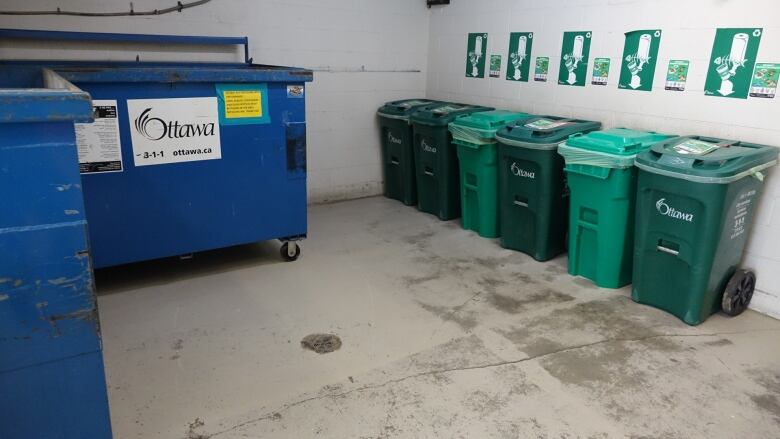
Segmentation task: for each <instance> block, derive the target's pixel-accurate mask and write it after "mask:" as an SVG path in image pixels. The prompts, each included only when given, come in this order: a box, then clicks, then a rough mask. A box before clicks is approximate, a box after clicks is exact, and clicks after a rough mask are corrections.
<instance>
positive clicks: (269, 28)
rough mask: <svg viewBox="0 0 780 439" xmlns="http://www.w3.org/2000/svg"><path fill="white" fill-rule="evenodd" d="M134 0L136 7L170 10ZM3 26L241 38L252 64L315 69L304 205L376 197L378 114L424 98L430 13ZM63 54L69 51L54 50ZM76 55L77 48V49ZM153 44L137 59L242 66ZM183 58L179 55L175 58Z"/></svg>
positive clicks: (102, 55) (57, 20)
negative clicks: (390, 105)
mask: <svg viewBox="0 0 780 439" xmlns="http://www.w3.org/2000/svg"><path fill="white" fill-rule="evenodd" d="M175 4H176V2H175V1H174V0H134V1H133V6H134V9H135V10H149V9H156V8H163V7H168V6H171V5H175ZM129 5H130V2H128V1H123V2H120V1H110V2H109V1H98V0H3V1H1V2H0V9H2V10H42V9H44V10H51V9H56V8H57V7H61V8H62V9H68V10H87V11H116V10H126V9H128V8H129ZM0 27H3V28H19V29H48V30H69V31H74V30H81V31H93V32H128V33H151V34H180V35H221V36H225V35H227V36H244V35H246V36H248V37H249V43H250V49H251V54H250V56H252V57H253V58H254V62H256V63H261V64H276V65H287V66H296V67H307V68H311V69H313V70H315V74H314V82H313V83H311V84H310V85H309V87H308V88H307V97H306V105H307V111H306V113H307V120H308V126H307V134H308V166H309V174H308V177H309V200H310V201H312V202H319V201H328V200H337V199H348V198H356V197H360V196H367V195H375V194H379V193H381V192H382V169H381V166H380V154H379V151H380V149H379V135H378V126H377V122H376V116H375V111H376V109H377V108H378V107H379V106H380V105H381V104H382V103H384V102H387V101H390V100H395V99H401V98H406V97H420V96H423V95H424V94H425V67H426V63H427V61H426V52H427V50H428V47H427V41H428V9H427V8H426V6H425V2H424V1H423V0H392V1H387V0H283V1H282V0H278V1H271V0H213V1H212V2H211V3H208V4H206V5H203V6H200V7H197V8H192V9H187V10H185V11H184V12H182V13H173V14H169V15H163V16H158V17H148V18H144V17H123V18H87V17H52V16H42V17H11V16H2V15H0ZM109 47H110V49H109V50H106V49H105V48H106V46H105V45H96V44H80V45H76V46H74V45H73V44H67V45H61V44H46V45H45V47H43V48H42V47H41V44H40V43H39V42H35V43H20V42H8V41H3V42H0V58H3V59H11V58H39V59H46V58H52V57H54V58H60V59H62V58H76V59H125V60H127V59H131V60H132V59H135V55H136V54H137V53H139V50H138V47H137V46H135V47H133V48H130V47H128V46H122V45H112V46H109ZM61 49H67V50H61ZM74 49H75V50H74ZM209 50H210V49H206V48H198V47H175V46H174V47H151V46H146V47H144V48H143V51H142V52H140V53H141V59H142V60H186V59H194V60H208V61H211V60H219V61H223V60H243V54H242V53H241V54H240V53H239V52H238V51H237V50H233V49H231V50H228V51H225V49H219V52H220V53H213V52H210V51H209ZM182 52H186V53H182Z"/></svg>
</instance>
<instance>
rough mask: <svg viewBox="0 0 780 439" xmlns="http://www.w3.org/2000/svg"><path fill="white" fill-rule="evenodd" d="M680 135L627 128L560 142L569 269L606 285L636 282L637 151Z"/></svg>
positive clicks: (578, 136)
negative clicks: (565, 188) (566, 197)
mask: <svg viewBox="0 0 780 439" xmlns="http://www.w3.org/2000/svg"><path fill="white" fill-rule="evenodd" d="M672 137H675V136H670V135H666V134H658V133H653V132H645V131H634V130H629V129H625V128H614V129H609V130H604V131H594V132H591V133H588V134H586V135H574V136H572V137H570V138H569V139H568V140H567V141H566V142H565V143H562V144H561V145H560V146H559V147H558V152H559V153H560V154H561V155H562V156H563V158H564V160H565V161H566V168H565V171H566V174H567V178H568V183H569V189H570V191H571V194H570V198H569V274H571V275H572V276H582V277H584V278H587V279H590V280H591V281H593V282H594V283H595V284H596V285H598V286H600V287H603V288H620V287H623V286H625V285H628V284H630V283H631V270H632V263H633V249H634V205H635V203H636V180H637V169H636V168H635V167H634V158H635V157H636V155H637V154H638V153H640V152H642V151H644V150H646V149H647V148H649V147H651V146H652V145H653V144H655V143H658V142H662V141H665V140H668V139H670V138H672Z"/></svg>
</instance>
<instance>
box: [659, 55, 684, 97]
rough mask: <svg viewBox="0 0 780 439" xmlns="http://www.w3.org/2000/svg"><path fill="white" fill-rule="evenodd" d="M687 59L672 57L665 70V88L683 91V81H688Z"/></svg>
mask: <svg viewBox="0 0 780 439" xmlns="http://www.w3.org/2000/svg"><path fill="white" fill-rule="evenodd" d="M689 64H690V63H689V61H688V60H687V59H673V60H670V61H669V68H668V69H667V70H666V84H665V85H664V88H665V89H666V90H674V91H683V90H685V82H686V81H688V66H689Z"/></svg>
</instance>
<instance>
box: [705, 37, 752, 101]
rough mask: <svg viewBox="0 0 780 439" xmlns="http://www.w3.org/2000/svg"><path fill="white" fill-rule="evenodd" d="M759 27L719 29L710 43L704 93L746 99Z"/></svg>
mask: <svg viewBox="0 0 780 439" xmlns="http://www.w3.org/2000/svg"><path fill="white" fill-rule="evenodd" d="M762 33H763V29H762V28H760V27H759V28H755V27H751V28H728V29H724V28H721V29H718V31H717V32H716V33H715V41H713V43H712V55H710V63H709V67H708V68H707V80H706V82H705V83H704V94H705V95H707V96H720V97H728V98H738V99H746V98H747V95H748V88H750V79H751V75H752V73H753V66H754V65H755V63H756V54H758V45H759V44H760V43H761V34H762Z"/></svg>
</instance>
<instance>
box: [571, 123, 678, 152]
mask: <svg viewBox="0 0 780 439" xmlns="http://www.w3.org/2000/svg"><path fill="white" fill-rule="evenodd" d="M673 137H677V136H673V135H670V134H659V133H654V132H652V131H635V130H630V129H628V128H611V129H608V130H603V131H593V132H590V133H588V134H574V135H572V136H571V137H569V138H568V139H567V140H566V146H568V147H574V148H580V149H584V150H586V151H593V152H603V153H607V154H612V155H619V156H628V155H636V154H637V153H639V152H641V151H644V150H645V149H647V148H649V147H651V146H652V145H653V144H655V143H658V142H663V141H664V140H669V139H670V138H673Z"/></svg>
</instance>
